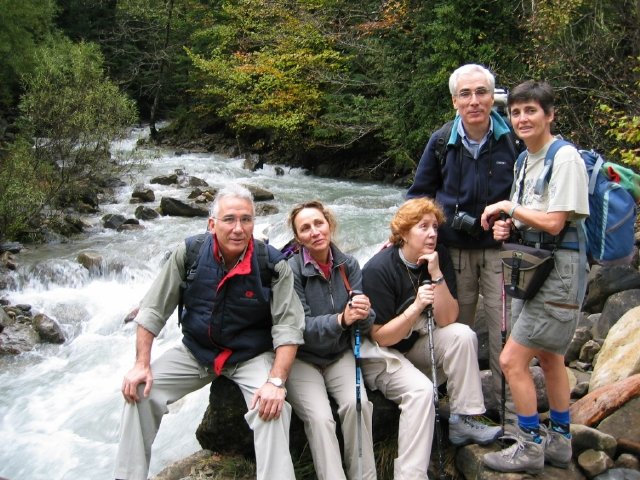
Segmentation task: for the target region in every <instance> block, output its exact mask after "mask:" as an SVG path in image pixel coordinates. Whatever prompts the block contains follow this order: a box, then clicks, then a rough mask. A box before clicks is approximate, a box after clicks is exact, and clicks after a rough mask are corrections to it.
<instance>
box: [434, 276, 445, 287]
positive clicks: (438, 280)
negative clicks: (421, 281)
mask: <svg viewBox="0 0 640 480" xmlns="http://www.w3.org/2000/svg"><path fill="white" fill-rule="evenodd" d="M431 283H433V284H434V285H440V284H441V283H444V275H440V276H439V277H438V278H434V279H433V280H431Z"/></svg>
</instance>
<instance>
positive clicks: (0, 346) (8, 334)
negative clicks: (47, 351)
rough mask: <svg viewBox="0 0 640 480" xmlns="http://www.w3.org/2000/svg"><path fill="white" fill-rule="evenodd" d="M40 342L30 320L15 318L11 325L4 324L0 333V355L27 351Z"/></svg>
mask: <svg viewBox="0 0 640 480" xmlns="http://www.w3.org/2000/svg"><path fill="white" fill-rule="evenodd" d="M39 342H40V337H39V335H38V332H36V331H35V330H34V329H33V326H32V325H31V322H25V321H22V320H16V321H15V322H14V323H12V324H11V325H8V326H7V325H5V328H4V330H3V331H2V333H0V355H6V354H12V355H18V354H20V353H24V352H28V351H30V350H33V348H34V347H35V346H36V345H37V344H38V343H39Z"/></svg>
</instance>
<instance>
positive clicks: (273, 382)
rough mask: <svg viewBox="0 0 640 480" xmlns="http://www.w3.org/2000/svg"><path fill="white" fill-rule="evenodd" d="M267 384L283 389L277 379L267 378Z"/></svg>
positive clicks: (280, 380)
mask: <svg viewBox="0 0 640 480" xmlns="http://www.w3.org/2000/svg"><path fill="white" fill-rule="evenodd" d="M267 382H268V383H270V384H271V385H273V386H276V387H278V388H284V382H283V381H282V379H281V378H279V377H269V378H267Z"/></svg>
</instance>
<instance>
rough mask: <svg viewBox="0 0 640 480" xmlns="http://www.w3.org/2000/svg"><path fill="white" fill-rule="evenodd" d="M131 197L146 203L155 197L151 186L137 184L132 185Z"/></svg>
mask: <svg viewBox="0 0 640 480" xmlns="http://www.w3.org/2000/svg"><path fill="white" fill-rule="evenodd" d="M131 198H132V199H134V200H138V201H140V202H145V203H146V202H153V201H154V200H155V199H156V195H155V193H154V192H153V190H152V189H151V188H149V187H147V186H146V185H142V184H138V185H136V186H135V187H134V189H133V192H132V193H131Z"/></svg>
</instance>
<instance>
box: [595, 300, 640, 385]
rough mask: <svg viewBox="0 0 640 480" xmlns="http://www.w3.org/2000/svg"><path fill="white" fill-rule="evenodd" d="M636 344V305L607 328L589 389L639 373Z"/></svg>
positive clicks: (639, 317) (639, 316)
mask: <svg viewBox="0 0 640 480" xmlns="http://www.w3.org/2000/svg"><path fill="white" fill-rule="evenodd" d="M635 291H637V292H640V290H635ZM616 295H618V294H616ZM608 304H609V302H607V305H608ZM639 345H640V307H636V308H633V309H632V310H629V311H628V312H627V313H626V314H625V315H624V316H623V317H622V318H621V319H620V320H618V322H617V323H616V324H615V325H614V326H613V327H612V328H611V330H610V331H609V334H608V335H607V338H606V339H605V341H604V344H603V345H602V348H601V349H600V353H599V354H598V357H597V359H596V362H595V366H594V369H593V374H592V376H591V382H590V384H589V391H593V390H595V389H597V388H598V387H602V386H604V385H610V384H612V383H615V382H616V381H618V380H622V379H624V378H627V377H630V376H631V375H633V374H635V373H640V348H638V346H639Z"/></svg>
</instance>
